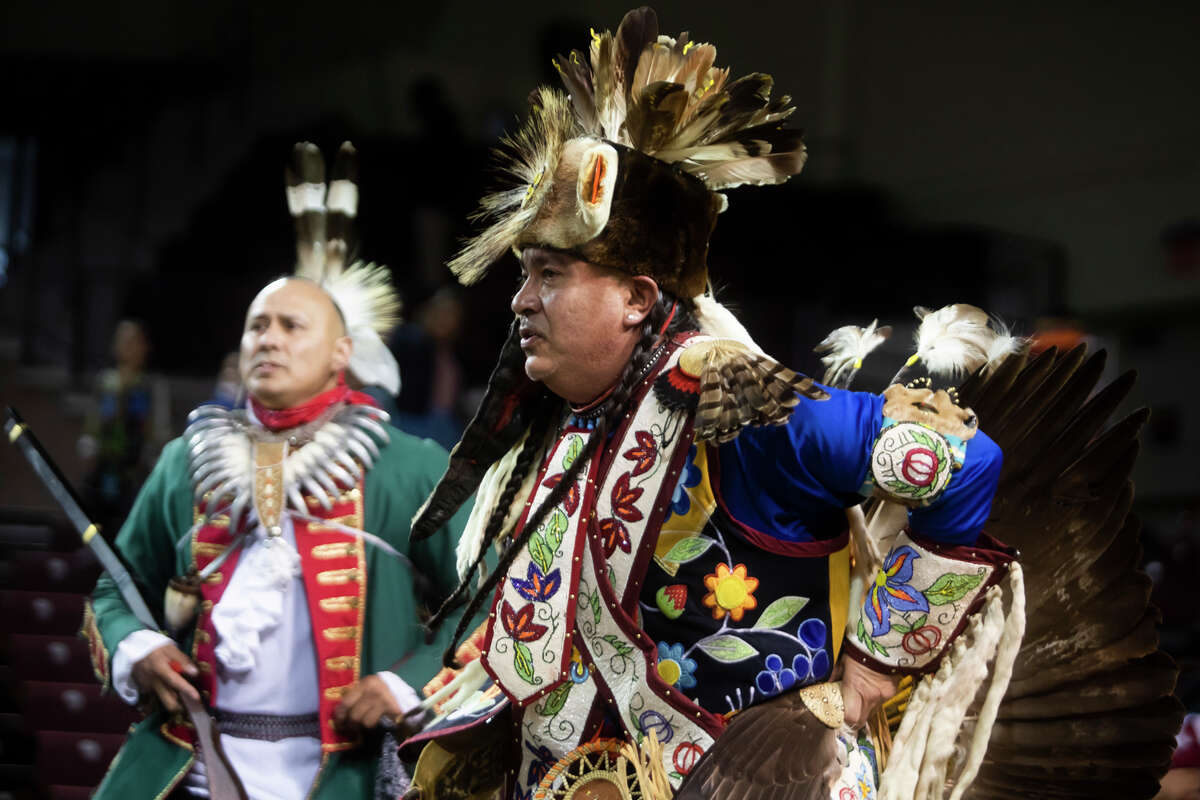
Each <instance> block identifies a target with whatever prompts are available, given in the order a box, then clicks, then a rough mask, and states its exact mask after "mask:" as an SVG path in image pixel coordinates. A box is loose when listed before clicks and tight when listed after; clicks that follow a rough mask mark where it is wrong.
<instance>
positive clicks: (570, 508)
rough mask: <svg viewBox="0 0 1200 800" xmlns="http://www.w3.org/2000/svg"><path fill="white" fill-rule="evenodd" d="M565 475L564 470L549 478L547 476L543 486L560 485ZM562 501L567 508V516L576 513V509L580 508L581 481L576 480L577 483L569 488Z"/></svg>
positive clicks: (548, 487) (551, 487)
mask: <svg viewBox="0 0 1200 800" xmlns="http://www.w3.org/2000/svg"><path fill="white" fill-rule="evenodd" d="M563 475H564V473H562V472H559V473H556V474H554V475H551V476H550V477H549V478H546V480H544V481H542V486H545V487H546V488H547V489H553V488H554V487H555V486H558V484H559V483H560V482H561V481H562V479H563ZM562 502H563V507H564V508H565V509H566V510H567V516H571V515H573V514H574V513H575V509H577V508H579V483H578V482H576V483H575V485H574V486H572V487H571V488H570V489H567V493H566V494H565V495H563V501H562Z"/></svg>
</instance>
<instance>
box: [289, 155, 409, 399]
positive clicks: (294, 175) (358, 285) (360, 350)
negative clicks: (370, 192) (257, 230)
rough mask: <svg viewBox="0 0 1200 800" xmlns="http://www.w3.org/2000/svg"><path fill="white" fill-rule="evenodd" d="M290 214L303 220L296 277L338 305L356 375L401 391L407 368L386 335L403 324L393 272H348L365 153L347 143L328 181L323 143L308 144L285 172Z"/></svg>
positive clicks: (363, 268) (359, 267) (367, 267)
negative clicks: (385, 339)
mask: <svg viewBox="0 0 1200 800" xmlns="http://www.w3.org/2000/svg"><path fill="white" fill-rule="evenodd" d="M285 177H286V180H287V202H288V211H290V212H291V215H292V218H293V219H294V220H295V222H296V275H297V276H298V277H301V278H307V279H308V280H311V281H314V282H315V283H317V284H318V285H320V286H321V288H323V289H324V290H325V291H326V292H328V293H329V296H330V297H331V298H332V299H333V302H334V305H336V306H337V308H338V311H339V312H340V313H341V315H342V319H343V321H344V322H345V324H346V333H347V335H349V337H350V339H351V341H353V343H354V353H353V355H352V356H351V358H350V371H351V372H352V373H353V374H354V376H355V377H356V378H358V380H359V381H361V382H362V383H364V384H367V385H377V386H382V387H384V388H385V389H387V390H388V391H389V392H391V393H392V394H398V393H399V391H400V368H399V366H398V365H397V364H396V359H395V357H394V356H392V353H391V351H390V350H388V348H387V345H385V344H384V342H383V337H384V336H385V335H387V333H388V331H390V330H391V329H392V328H393V327H395V325H396V323H397V322H398V321H399V316H398V315H399V312H400V300H399V298H398V297H397V296H396V290H395V288H393V286H392V275H391V272H390V271H389V270H388V268H387V267H385V266H382V265H376V264H364V263H363V262H361V261H359V262H355V263H353V264H351V265H350V266H349V267H347V266H346V261H347V254H348V252H349V251H350V248H351V244H352V243H351V236H352V233H353V227H354V219H355V217H356V216H357V215H358V183H357V179H358V154H357V152H356V151H355V149H354V146H353V145H352V144H350V143H349V142H344V143H343V144H342V146H341V148H340V149H339V150H338V154H337V158H336V159H335V160H334V162H333V171H332V176H331V177H332V180H330V181H329V182H328V184H327V183H326V181H325V159H324V157H323V156H322V155H321V151H320V150H319V149H318V148H317V146H316V145H314V144H310V143H308V142H301V143H299V144H297V145H296V147H295V148H294V149H293V150H292V160H291V163H290V164H289V165H288V166H287V168H286V170H285Z"/></svg>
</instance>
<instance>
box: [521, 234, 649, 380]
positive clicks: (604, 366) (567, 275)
mask: <svg viewBox="0 0 1200 800" xmlns="http://www.w3.org/2000/svg"><path fill="white" fill-rule="evenodd" d="M641 280H643V281H646V280H649V279H641ZM636 281H637V279H631V278H630V277H629V276H626V275H623V274H621V273H618V272H616V271H614V270H608V269H604V268H602V267H596V266H593V265H592V264H589V263H588V262H586V261H580V260H579V259H577V258H575V257H573V256H570V255H567V254H565V253H559V252H555V251H552V250H542V249H540V248H535V247H531V248H526V249H525V250H524V251H523V252H522V254H521V287H520V289H518V291H517V293H516V295H515V296H514V297H513V300H512V310H513V313H515V314H516V315H517V317H518V318H519V320H520V335H521V349H522V350H523V351H525V373H526V374H527V375H528V376H529V378H530V379H531V380H535V381H541V382H543V383H545V384H546V388H548V389H550V391H552V392H554V393H555V394H557V395H558V396H560V397H562V398H565V399H566V400H568V401H570V402H573V403H584V402H587V401H589V400H592V399H593V398H595V397H597V396H598V395H599V394H600V393H601V392H603V391H604V390H606V389H607V388H608V387H609V386H611V385H612V384H613V383H614V382H615V381H616V380H617V378H618V377H619V376H620V374H621V370H622V369H623V368H624V366H625V364H626V362H628V360H629V357H630V355H631V353H632V352H633V347H634V345H635V344H636V343H637V340H638V338H639V337H640V335H641V323H642V321H643V320H644V319H645V316H646V310H647V309H648V306H647V305H646V304H645V303H644V301H643V300H642V299H641V298H639V297H638V294H639V292H638V289H639V286H638V284H637V283H636ZM650 286H652V287H653V282H652V281H651V282H650ZM654 291H655V292H657V287H654ZM643 306H646V307H645V308H643Z"/></svg>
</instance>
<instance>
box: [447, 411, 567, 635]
mask: <svg viewBox="0 0 1200 800" xmlns="http://www.w3.org/2000/svg"><path fill="white" fill-rule="evenodd" d="M538 405H539V408H538V413H535V414H533V415H532V416H533V423H532V424H531V425H530V427H529V434H528V436H526V437H525V443H524V444H523V445H522V446H521V452H520V453H519V454H518V455H517V460H516V461H515V462H514V463H513V468H512V471H511V472H510V473H509V475H508V479H507V480H506V481H505V484H504V491H502V492H501V493H500V497H499V499H498V500H497V501H496V506H495V507H494V508H493V509H492V513H491V516H489V517H488V521H487V526H486V527H485V528H484V531H483V536H482V537H481V540H480V542H479V552H478V553H476V554H475V560H474V561H472V562H471V566H470V567H469V568H468V569H467V571H466V573H465V575H464V577H463V578H462V579H461V580H459V583H458V586H456V587H455V589H454V591H453V592H452V593H451V594H450V596H449V597H447V598H446V600H445V602H443V603H442V605H441V606H440V607H439V608H438V610H437V613H435V614H434V615H433V616H432V617H430V618H429V621H428V622H426V623H425V628H426V633H427V636H429V637H431V636H432V635H433V633H434V631H436V630H437V629H438V628H440V627H441V625H442V623H443V622H445V620H446V617H447V616H449V615H450V614H451V613H453V611H454V610H455V609H456V608H459V607H460V606H462V599H463V596H464V595H466V593H467V590H468V589H470V587H471V583H472V576H473V575H474V574H475V570H476V569H478V568H479V565H480V564H481V563H482V562H483V559H484V558H485V557H486V556H487V551H488V547H489V546H490V545H491V543H492V542H494V541H495V540H496V537H498V536H499V535H500V533H501V531H500V527H501V526H502V525H503V524H504V519H505V517H507V516H508V510H509V509H510V508H511V507H512V504H513V501H514V500H515V499H516V495H517V490H518V489H520V488H521V484H522V483H524V481H525V475H526V474H527V473H528V472H529V470H530V469H532V468H534V467H535V465H536V463H537V459H538V456H539V455H540V453H541V449H542V443H543V440H544V439H545V438H546V433H547V432H548V431H549V429H550V427H551V424H552V422H553V420H554V418H555V416H556V414H555V413H554V408H553V406H554V405H556V403H554V402H552V401H550V399H549V398H542V400H541V401H540V402H539V404H538ZM467 616H468V618H469V617H470V616H473V614H470V615H467Z"/></svg>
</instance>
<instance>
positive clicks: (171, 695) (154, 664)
mask: <svg viewBox="0 0 1200 800" xmlns="http://www.w3.org/2000/svg"><path fill="white" fill-rule="evenodd" d="M199 674H200V671H199V670H198V669H196V665H195V664H193V663H192V660H191V659H190V658H188V657H187V656H185V655H184V654H183V653H181V652H179V648H177V647H176V646H175V645H173V644H164V645H163V646H162V647H160V648H158V649H157V650H151V651H150V654H149V655H147V656H146V657H145V658H143V659H142V660H141V661H139V662H137V663H136V664H134V665H133V682H134V683H136V684H137V685H138V688H139V689H141V690H142V693H143V694H150V693H151V692H153V693H154V694H155V695H157V696H158V699H159V701H160V702H161V703H162V705H163V708H164V709H166V710H167V711H168V712H170V713H172V714H173V713H175V712H177V711H179V710H180V709H181V708H182V707H183V706H182V705H181V704H180V702H179V697H178V695H179V694H187V695H189V696H190V697H192V698H193V699H195V700H197V701H199V700H200V692H199V691H197V690H196V687H195V686H193V685H192V684H190V683H188V681H187V678H185V677H184V676H185V675H186V676H188V677H192V678H194V677H196V676H197V675H199Z"/></svg>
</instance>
